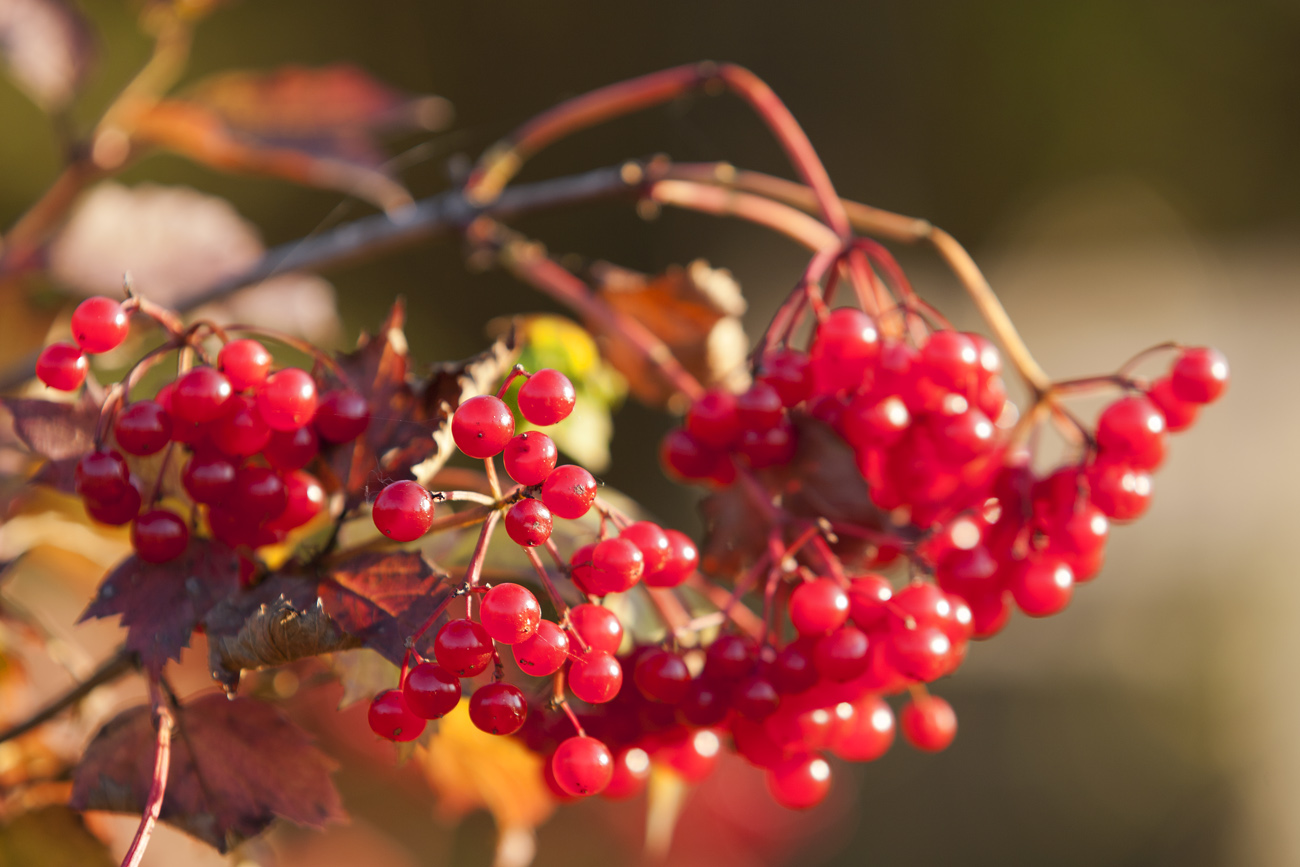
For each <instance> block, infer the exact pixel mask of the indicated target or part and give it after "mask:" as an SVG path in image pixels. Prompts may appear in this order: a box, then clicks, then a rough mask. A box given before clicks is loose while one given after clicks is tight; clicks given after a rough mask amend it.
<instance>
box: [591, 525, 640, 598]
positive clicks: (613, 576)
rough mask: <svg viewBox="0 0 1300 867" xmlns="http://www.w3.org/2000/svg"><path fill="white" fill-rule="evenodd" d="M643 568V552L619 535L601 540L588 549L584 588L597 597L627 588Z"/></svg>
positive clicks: (636, 579)
mask: <svg viewBox="0 0 1300 867" xmlns="http://www.w3.org/2000/svg"><path fill="white" fill-rule="evenodd" d="M644 570H645V555H644V554H642V553H641V549H640V548H638V547H637V546H636V545H634V544H632V542H630V541H629V540H627V539H625V538H623V537H622V536H619V537H618V538H615V539H605V540H604V541H603V542H599V543H598V544H597V545H596V548H595V550H594V551H592V552H591V573H590V575H589V576H588V577H587V580H586V583H587V586H588V589H589V590H590V591H591V592H592V593H594V594H595V595H597V596H604V595H606V594H608V593H622V592H623V591H625V590H630V589H631V588H632V587H633V586H634V585H635V584H636V582H637V581H639V580H641V573H642V572H643V571H644Z"/></svg>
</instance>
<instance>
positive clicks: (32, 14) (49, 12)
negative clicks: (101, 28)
mask: <svg viewBox="0 0 1300 867" xmlns="http://www.w3.org/2000/svg"><path fill="white" fill-rule="evenodd" d="M94 54H95V45H94V37H93V36H92V34H91V30H90V26H89V24H87V22H86V19H85V17H84V16H82V14H81V12H80V11H79V10H78V9H77V7H76V6H75V5H73V4H72V3H68V2H64V0H6V2H4V3H0V59H2V60H3V61H4V63H5V65H6V66H7V67H8V68H9V74H10V76H11V77H12V78H13V80H14V81H15V83H17V84H18V86H19V87H20V88H22V90H23V91H24V92H25V93H26V94H27V95H28V96H30V97H31V98H32V101H33V102H35V103H36V104H37V105H39V106H40V107H41V108H43V109H45V110H46V111H58V110H59V109H61V108H63V107H64V106H66V105H67V104H68V102H70V101H71V100H72V97H73V96H74V95H75V94H76V92H77V90H78V89H79V88H80V87H81V84H82V82H83V81H84V80H85V77H86V73H87V71H89V69H90V65H91V61H92V60H93V59H94Z"/></svg>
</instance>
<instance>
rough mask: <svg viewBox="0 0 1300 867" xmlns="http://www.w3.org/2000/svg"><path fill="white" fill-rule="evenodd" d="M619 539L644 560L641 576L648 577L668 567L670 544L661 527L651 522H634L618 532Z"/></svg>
mask: <svg viewBox="0 0 1300 867" xmlns="http://www.w3.org/2000/svg"><path fill="white" fill-rule="evenodd" d="M618 535H619V537H620V538H622V539H626V540H628V541H629V542H631V543H632V544H633V545H636V547H637V550H639V551H640V552H641V556H642V557H643V558H644V560H645V567H644V570H643V574H645V575H650V574H653V573H655V572H658V571H660V570H661V569H663V568H664V567H665V566H667V565H668V554H669V548H670V543H669V541H668V534H667V533H665V532H664V529H663V527H660V526H659V525H658V524H656V523H654V522H653V521H636V522H633V523H631V524H629V525H627V526H626V527H624V528H623V529H622V530H620V531H619V534H618Z"/></svg>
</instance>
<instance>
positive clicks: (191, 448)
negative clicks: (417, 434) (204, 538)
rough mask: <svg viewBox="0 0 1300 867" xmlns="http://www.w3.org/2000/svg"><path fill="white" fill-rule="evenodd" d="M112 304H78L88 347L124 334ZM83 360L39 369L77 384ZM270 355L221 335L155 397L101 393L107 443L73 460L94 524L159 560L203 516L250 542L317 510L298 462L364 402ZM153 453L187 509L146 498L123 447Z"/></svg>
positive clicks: (316, 492) (351, 435) (345, 428)
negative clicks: (74, 370) (70, 367)
mask: <svg viewBox="0 0 1300 867" xmlns="http://www.w3.org/2000/svg"><path fill="white" fill-rule="evenodd" d="M112 309H116V310H117V311H118V313H119V314H121V305H118V304H117V302H115V301H112V300H111V299H108V298H91V299H88V300H87V301H85V302H83V303H82V304H81V306H79V307H78V308H77V313H76V314H74V315H73V331H74V334H75V335H76V338H77V342H78V343H79V344H80V345H81V346H82V347H83V348H84V349H86V351H88V352H90V351H104V349H105V348H111V346H116V345H118V344H120V343H121V341H122V339H123V338H124V337H125V327H126V317H125V314H121V315H114V314H112ZM87 310H89V313H86V314H85V315H80V314H83V311H87ZM55 346H58V344H55ZM53 348H54V347H48V348H47V349H46V351H45V353H43V354H42V358H45V357H46V356H48V355H49V354H50V349H53ZM60 352H61V351H60ZM82 362H83V365H82V368H81V373H80V374H78V375H77V376H75V377H69V376H68V375H67V370H63V371H62V373H60V374H58V375H54V374H51V373H50V369H51V368H50V366H49V365H46V366H45V367H43V368H42V372H41V373H40V376H41V379H42V381H44V382H46V383H47V384H49V385H52V386H55V387H59V388H64V387H68V386H70V387H71V388H76V387H77V386H78V385H80V383H81V381H82V380H83V379H84V357H83V358H82ZM272 366H273V360H272V357H271V353H270V352H268V351H267V349H266V347H264V346H263V345H262V344H261V343H259V342H258V341H256V340H251V339H240V340H231V341H229V342H227V343H225V344H224V345H223V346H222V347H221V350H220V352H219V353H218V355H217V364H216V366H200V367H195V368H192V369H190V370H188V371H186V372H185V373H183V374H181V375H180V376H179V377H178V378H177V379H176V380H175V381H173V382H169V383H167V384H166V385H165V386H163V387H162V389H161V390H159V392H158V394H157V395H156V396H155V397H154V398H153V399H145V400H136V401H129V402H128V399H129V395H124V396H123V397H124V399H123V401H121V402H110V403H109V404H108V405H107V411H109V412H111V413H112V416H111V418H109V419H105V421H106V422H107V424H104V425H101V428H102V429H103V430H104V432H105V434H106V436H105V437H104V439H108V437H107V434H108V433H111V443H105V442H100V443H99V445H98V447H97V448H96V450H95V451H92V452H90V453H89V454H87V455H85V456H84V457H83V458H81V460H80V461H79V462H78V463H77V467H76V471H75V481H76V489H77V493H78V494H79V495H80V496H81V497H82V499H83V500H84V501H85V504H86V509H87V511H88V513H89V514H90V516H91V517H92V518H93V519H95V520H96V521H99V522H100V523H104V524H112V525H123V524H128V523H129V524H131V541H132V545H133V546H134V548H135V551H136V554H137V555H138V556H139V557H140V558H141V559H142V560H146V561H148V562H152V563H162V562H166V561H168V560H172V559H175V558H177V557H179V556H180V555H181V554H182V553H183V552H184V551H185V548H186V546H187V545H188V543H189V538H190V533H191V529H192V528H197V527H200V526H205V527H206V529H207V532H208V533H209V534H210V535H211V536H212V537H214V538H216V539H219V540H220V541H222V542H225V543H226V544H228V545H230V546H232V547H235V548H258V547H261V546H263V545H270V544H275V543H277V542H279V541H281V540H282V539H283V538H284V536H285V535H286V534H287V533H288V532H289V531H290V530H293V529H295V528H297V527H300V526H302V525H304V524H306V523H307V522H308V521H310V520H311V519H312V518H314V517H315V516H316V515H317V514H319V513H320V512H321V510H322V509H323V508H324V506H325V489H324V487H323V486H322V485H321V482H320V480H319V479H318V478H317V477H316V476H314V475H312V474H311V473H309V472H306V470H305V469H304V468H305V467H307V466H308V465H309V464H310V463H311V462H312V460H313V459H315V458H316V456H317V454H318V452H319V450H320V444H321V442H322V441H324V442H325V443H327V444H329V443H346V442H350V441H352V440H354V439H356V438H357V437H358V436H360V435H361V433H362V432H363V431H365V429H366V427H367V425H368V424H369V422H370V408H369V404H368V403H367V401H366V399H365V398H364V397H362V396H361V395H360V394H358V393H357V392H355V391H353V390H351V389H348V388H337V389H334V390H331V391H328V392H326V393H324V394H318V386H317V382H316V380H315V379H313V377H312V375H311V374H309V373H308V372H307V371H305V370H302V369H299V368H296V367H286V368H281V369H279V370H274V371H273V370H272ZM74 380H75V381H74ZM159 453H162V454H163V457H162V460H161V462H156V463H155V464H154V465H152V466H151V471H152V473H153V474H154V475H156V476H158V477H159V478H160V479H161V477H162V476H163V474H164V472H165V469H166V463H167V461H169V460H177V461H184V464H183V467H182V469H181V473H180V479H181V485H182V487H183V488H184V493H185V495H187V496H188V499H189V500H191V501H192V503H193V506H192V507H191V508H190V509H189V514H188V515H187V516H185V517H182V515H181V514H178V513H177V512H176V511H173V510H172V509H168V508H159V507H157V506H156V505H155V502H154V501H155V500H157V499H158V498H159V497H160V496H162V494H163V491H162V485H161V483H160V482H159V483H155V484H154V485H153V490H152V491H151V492H146V491H145V490H144V485H143V484H142V482H141V480H140V477H139V476H138V475H137V474H136V473H135V472H133V471H132V467H131V464H130V462H129V461H128V458H127V456H131V457H134V458H147V457H149V456H152V455H157V454H159ZM178 493H179V492H178ZM200 507H201V508H200Z"/></svg>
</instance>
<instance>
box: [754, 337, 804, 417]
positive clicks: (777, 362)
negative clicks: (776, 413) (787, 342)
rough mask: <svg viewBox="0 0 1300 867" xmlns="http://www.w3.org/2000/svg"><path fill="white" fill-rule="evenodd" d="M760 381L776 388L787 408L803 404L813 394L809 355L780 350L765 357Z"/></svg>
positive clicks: (795, 351)
mask: <svg viewBox="0 0 1300 867" xmlns="http://www.w3.org/2000/svg"><path fill="white" fill-rule="evenodd" d="M758 379H759V380H761V381H762V382H766V383H767V384H768V385H770V386H772V387H773V388H775V389H776V393H777V394H779V395H780V396H781V403H782V404H784V405H785V406H787V407H791V406H796V405H798V404H800V403H803V402H804V401H805V400H807V399H808V398H809V396H810V395H811V394H812V384H813V383H812V371H811V369H810V368H809V359H808V355H807V354H806V353H803V352H800V351H799V350H797V349H778V350H776V351H775V352H769V353H768V354H767V355H764V356H763V361H762V364H761V367H760V370H759V372H758Z"/></svg>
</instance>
